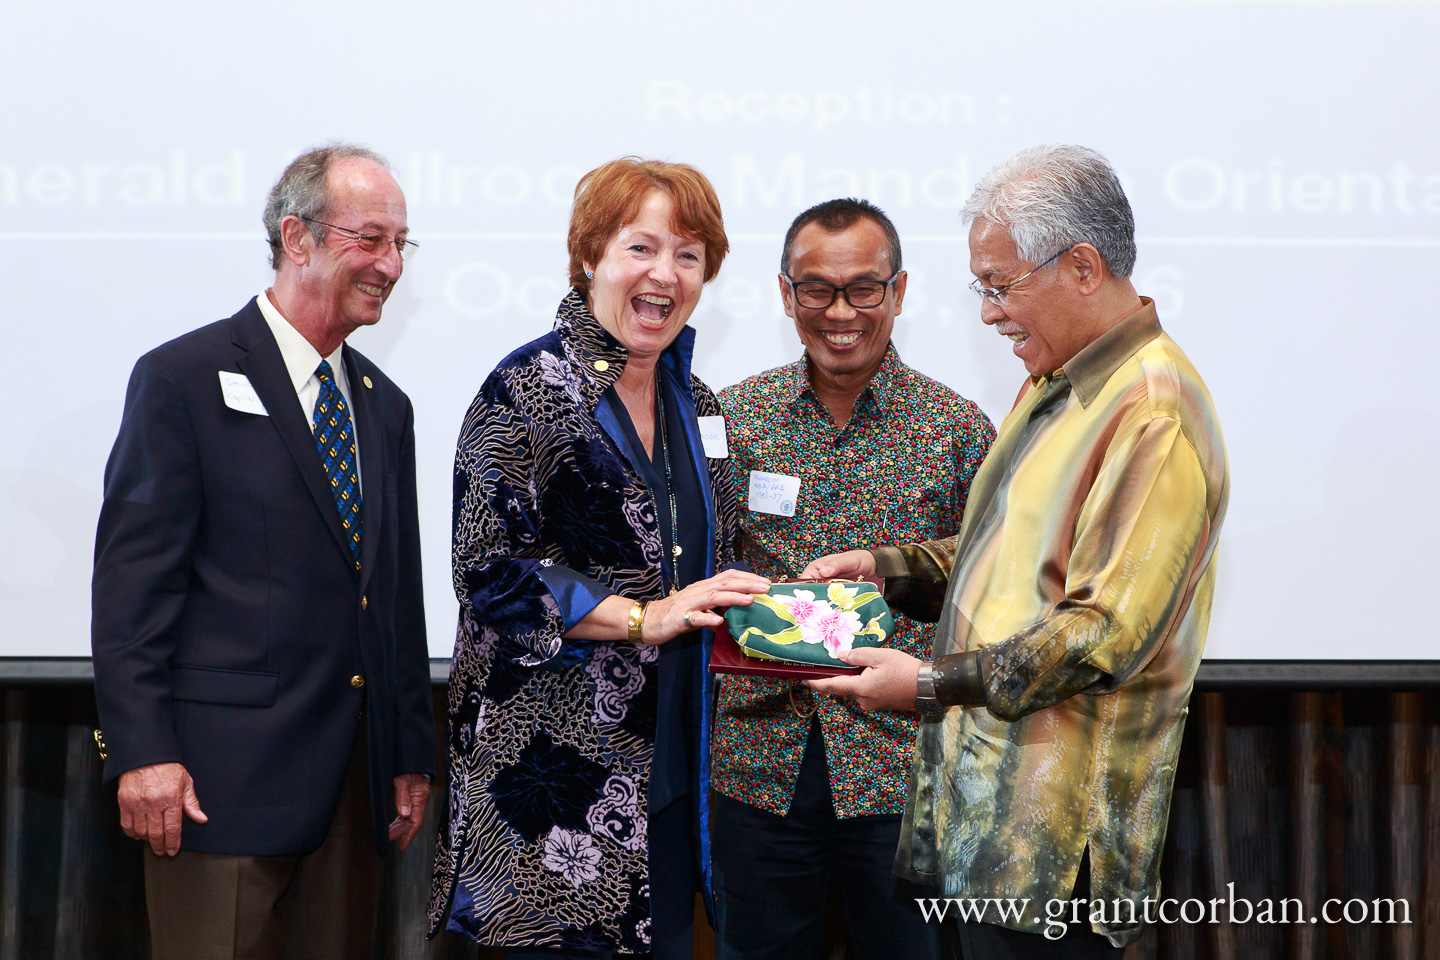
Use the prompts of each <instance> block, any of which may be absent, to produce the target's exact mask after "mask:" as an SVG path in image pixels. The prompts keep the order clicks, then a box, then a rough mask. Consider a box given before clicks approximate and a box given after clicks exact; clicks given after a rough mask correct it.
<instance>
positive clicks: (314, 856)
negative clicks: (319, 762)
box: [145, 723, 381, 960]
mask: <svg viewBox="0 0 1440 960" xmlns="http://www.w3.org/2000/svg"><path fill="white" fill-rule="evenodd" d="M368 768H369V764H368V762H367V760H366V752H365V732H364V727H363V723H362V726H361V728H360V729H359V730H357V731H356V736H355V750H354V753H353V754H352V756H351V759H350V769H349V772H348V773H347V775H346V778H345V786H344V788H343V790H342V791H341V795H340V805H339V807H338V808H337V809H336V811H335V818H334V820H332V821H331V823H330V830H329V832H328V833H327V834H326V835H325V840H324V842H323V843H322V844H321V845H320V848H319V849H318V850H316V851H315V852H313V853H309V854H306V855H304V856H285V857H247V856H232V855H229V854H216V853H194V852H191V851H186V850H183V849H182V850H181V851H180V852H179V853H178V854H177V855H175V856H173V857H157V856H155V855H154V854H153V853H151V852H150V850H149V847H146V848H145V904H146V907H147V910H148V912H149V914H150V939H151V954H152V956H153V957H154V960H329V958H335V960H340V958H344V960H354V958H357V957H358V958H362V960H369V957H370V956H371V955H372V953H373V952H374V944H375V921H376V917H377V914H378V907H379V899H380V865H381V860H380V858H379V857H378V856H376V855H375V840H374V837H373V834H372V833H371V827H370V801H369V796H368V794H369V784H368V781H369V770H368ZM200 802H201V805H202V807H203V805H204V802H205V800H204V797H201V799H200Z"/></svg>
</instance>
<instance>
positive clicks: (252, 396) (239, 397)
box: [220, 370, 270, 417]
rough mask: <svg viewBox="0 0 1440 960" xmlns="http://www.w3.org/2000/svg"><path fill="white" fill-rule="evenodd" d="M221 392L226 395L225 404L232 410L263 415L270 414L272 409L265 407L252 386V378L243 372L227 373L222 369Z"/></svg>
mask: <svg viewBox="0 0 1440 960" xmlns="http://www.w3.org/2000/svg"><path fill="white" fill-rule="evenodd" d="M220 393H221V394H222V395H223V396H224V397H225V406H227V407H229V408H230V409H231V410H239V411H240V412H241V413H255V414H259V415H260V416H262V417H268V416H270V411H268V410H266V409H265V404H263V403H261V402H260V398H259V396H257V395H256V393H255V388H254V387H252V386H250V378H249V377H247V376H245V374H243V373H226V372H225V371H224V370H221V371H220Z"/></svg>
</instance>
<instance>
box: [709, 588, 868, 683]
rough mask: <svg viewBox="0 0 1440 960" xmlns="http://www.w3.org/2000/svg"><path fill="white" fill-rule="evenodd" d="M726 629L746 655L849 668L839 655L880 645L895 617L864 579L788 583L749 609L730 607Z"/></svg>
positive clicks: (762, 594)
mask: <svg viewBox="0 0 1440 960" xmlns="http://www.w3.org/2000/svg"><path fill="white" fill-rule="evenodd" d="M725 626H726V628H727V629H728V631H729V634H730V636H731V637H733V638H734V639H735V642H736V643H737V644H738V645H739V646H740V649H741V651H742V652H743V653H744V654H745V656H747V657H751V658H754V659H756V660H782V661H786V662H788V663H803V664H811V665H814V666H823V667H848V666H849V664H847V663H845V661H843V660H841V659H840V654H842V653H844V652H845V651H846V650H851V649H853V648H855V647H875V646H879V645H880V644H882V643H884V642H885V641H886V640H888V639H889V638H890V635H891V634H892V633H894V632H895V618H894V617H893V616H891V614H890V605H889V604H887V603H886V602H885V598H884V597H883V596H882V595H881V593H880V589H879V587H878V586H876V584H874V583H872V582H870V581H868V580H834V581H828V582H791V583H775V584H772V585H771V586H770V592H769V593H761V594H756V595H755V602H754V603H752V604H751V605H750V606H748V607H730V608H729V609H728V610H726V611H725Z"/></svg>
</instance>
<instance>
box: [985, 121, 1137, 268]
mask: <svg viewBox="0 0 1440 960" xmlns="http://www.w3.org/2000/svg"><path fill="white" fill-rule="evenodd" d="M963 216H964V219H965V223H967V224H968V223H971V222H973V221H974V220H976V219H984V220H990V221H993V222H995V223H998V224H1000V225H1002V226H1004V227H1006V228H1007V229H1008V230H1009V231H1010V239H1012V240H1014V241H1015V249H1016V251H1017V252H1018V253H1019V254H1020V256H1021V257H1023V258H1025V259H1026V260H1028V261H1030V262H1031V263H1043V262H1044V261H1045V260H1046V259H1048V258H1049V257H1051V256H1053V255H1055V254H1056V253H1059V252H1060V251H1062V250H1064V249H1066V248H1067V247H1070V246H1074V245H1075V244H1077V243H1089V244H1092V245H1093V246H1094V247H1095V249H1096V250H1098V251H1100V256H1101V257H1102V258H1103V259H1104V260H1105V265H1106V266H1107V267H1109V268H1110V273H1111V275H1112V276H1115V277H1119V278H1122V279H1123V278H1125V277H1128V276H1130V272H1131V271H1132V270H1134V269H1135V215H1134V213H1132V212H1131V210H1130V201H1129V200H1127V199H1126V198H1125V190H1124V189H1123V188H1122V187H1121V186H1120V178H1119V177H1117V176H1116V175H1115V169H1114V168H1113V167H1111V166H1110V163H1109V161H1107V160H1106V159H1105V158H1104V157H1103V156H1101V155H1100V154H1098V153H1096V152H1095V151H1094V150H1091V149H1089V148H1088V147H1077V146H1070V145H1046V146H1040V147H1031V148H1029V149H1028V150H1021V151H1020V152H1019V153H1017V154H1015V156H1013V157H1011V158H1010V159H1009V160H1006V161H1004V162H1003V163H1000V164H997V165H996V166H995V167H994V168H993V169H991V170H990V172H988V173H986V174H985V176H983V177H981V178H980V182H979V183H977V184H976V185H975V192H974V193H972V194H970V199H969V200H968V201H966V203H965V210H964V213H963Z"/></svg>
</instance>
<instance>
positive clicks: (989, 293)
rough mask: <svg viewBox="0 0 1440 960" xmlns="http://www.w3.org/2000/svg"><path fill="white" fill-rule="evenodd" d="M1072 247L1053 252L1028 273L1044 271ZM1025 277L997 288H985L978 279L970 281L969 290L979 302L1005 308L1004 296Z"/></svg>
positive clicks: (1028, 274)
mask: <svg viewBox="0 0 1440 960" xmlns="http://www.w3.org/2000/svg"><path fill="white" fill-rule="evenodd" d="M1074 246H1075V245H1074V244H1073V243H1072V244H1071V245H1070V246H1068V247H1066V248H1065V249H1063V250H1057V251H1055V253H1054V254H1053V255H1052V256H1051V257H1050V258H1049V259H1048V260H1046V261H1045V262H1044V263H1042V264H1040V266H1038V267H1035V268H1034V269H1033V270H1031V271H1030V273H1035V272H1036V271H1039V270H1044V269H1045V268H1046V267H1048V266H1050V264H1052V263H1054V262H1055V261H1056V260H1059V259H1060V257H1061V255H1063V254H1066V253H1069V252H1070V251H1071V250H1072V249H1073V248H1074ZM1030 273H1027V274H1025V277H1028V276H1030ZM1025 277H1018V278H1016V279H1014V280H1011V281H1010V282H1009V283H1002V284H1001V285H1000V286H998V287H987V286H985V285H983V284H982V283H981V282H980V281H979V280H978V279H977V280H971V281H970V289H971V290H972V291H974V293H975V296H977V297H979V298H980V299H981V300H989V301H990V302H991V303H994V304H999V305H1000V306H1002V307H1003V306H1005V294H1007V293H1009V292H1010V291H1011V290H1012V289H1014V287H1015V284H1017V283H1019V282H1020V281H1021V280H1024V279H1025Z"/></svg>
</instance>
